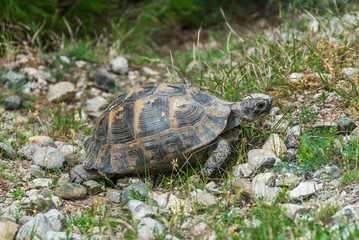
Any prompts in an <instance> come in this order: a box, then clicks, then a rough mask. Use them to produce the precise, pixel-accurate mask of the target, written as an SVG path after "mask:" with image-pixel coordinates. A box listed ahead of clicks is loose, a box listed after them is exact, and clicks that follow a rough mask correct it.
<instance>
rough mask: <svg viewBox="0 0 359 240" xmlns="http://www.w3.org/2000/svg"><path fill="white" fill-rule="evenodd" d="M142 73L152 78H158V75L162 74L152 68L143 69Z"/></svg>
mask: <svg viewBox="0 0 359 240" xmlns="http://www.w3.org/2000/svg"><path fill="white" fill-rule="evenodd" d="M142 72H143V73H144V74H147V75H150V76H156V75H158V74H160V73H159V72H157V71H155V70H152V69H151V68H149V67H143V68H142Z"/></svg>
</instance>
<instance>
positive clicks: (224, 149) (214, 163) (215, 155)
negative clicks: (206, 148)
mask: <svg viewBox="0 0 359 240" xmlns="http://www.w3.org/2000/svg"><path fill="white" fill-rule="evenodd" d="M230 153H231V145H230V144H229V142H228V140H227V139H225V138H222V137H220V138H218V140H217V146H216V148H215V149H214V150H213V151H212V152H211V153H210V156H209V158H208V159H207V161H206V162H205V163H204V165H203V169H202V175H203V176H204V177H210V176H212V175H213V174H214V173H215V172H216V170H217V169H219V168H221V167H222V166H223V164H224V163H225V162H226V161H227V160H228V158H229V155H230Z"/></svg>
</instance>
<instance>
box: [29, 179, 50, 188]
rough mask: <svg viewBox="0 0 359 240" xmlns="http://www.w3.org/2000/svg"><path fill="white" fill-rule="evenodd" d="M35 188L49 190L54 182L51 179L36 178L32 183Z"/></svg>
mask: <svg viewBox="0 0 359 240" xmlns="http://www.w3.org/2000/svg"><path fill="white" fill-rule="evenodd" d="M31 185H32V186H33V187H34V188H44V187H45V188H48V187H50V186H51V185H52V180H51V179H49V178H35V179H34V180H32V181H31Z"/></svg>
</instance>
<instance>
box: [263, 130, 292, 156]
mask: <svg viewBox="0 0 359 240" xmlns="http://www.w3.org/2000/svg"><path fill="white" fill-rule="evenodd" d="M262 149H264V150H268V151H272V152H273V153H275V154H276V155H277V157H280V156H281V155H283V154H285V153H286V152H287V147H286V146H285V144H284V141H283V140H282V139H281V138H280V137H279V135H278V134H275V133H274V134H271V135H270V136H269V138H268V139H267V141H266V142H265V143H264V145H263V146H262Z"/></svg>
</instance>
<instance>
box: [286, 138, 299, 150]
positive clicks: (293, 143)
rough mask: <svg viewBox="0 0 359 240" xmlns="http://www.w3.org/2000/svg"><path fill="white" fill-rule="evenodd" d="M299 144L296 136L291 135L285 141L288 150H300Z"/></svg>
mask: <svg viewBox="0 0 359 240" xmlns="http://www.w3.org/2000/svg"><path fill="white" fill-rule="evenodd" d="M299 143H300V141H299V137H296V136H294V135H289V136H287V137H286V138H285V140H284V144H285V146H286V147H287V148H298V146H299Z"/></svg>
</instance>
